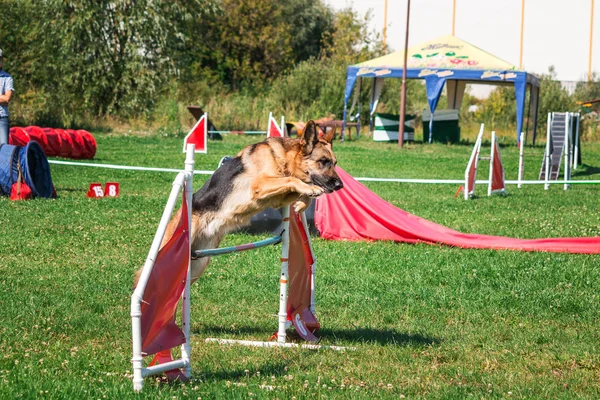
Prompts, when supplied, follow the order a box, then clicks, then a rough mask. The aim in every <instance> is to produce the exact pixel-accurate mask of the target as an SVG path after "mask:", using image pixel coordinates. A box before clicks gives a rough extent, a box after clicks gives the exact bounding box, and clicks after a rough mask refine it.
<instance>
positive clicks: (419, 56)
mask: <svg viewBox="0 0 600 400" xmlns="http://www.w3.org/2000/svg"><path fill="white" fill-rule="evenodd" d="M403 65H404V51H403V50H401V51H396V52H394V53H390V54H386V55H385V56H382V57H377V58H374V59H372V60H368V61H365V62H362V63H360V64H356V65H355V66H356V67H375V68H378V67H387V68H402V67H403ZM407 67H408V68H452V69H474V70H486V69H494V70H504V71H506V70H518V68H517V67H515V66H514V65H512V64H511V63H509V62H507V61H504V60H502V59H500V58H498V57H496V56H494V55H492V54H490V53H488V52H487V51H484V50H481V49H480V48H478V47H476V46H473V45H472V44H470V43H467V42H465V41H464V40H462V39H459V38H457V37H456V36H453V35H447V36H443V37H440V38H437V39H434V40H430V41H427V42H425V43H421V44H419V45H417V46H413V47H411V48H409V49H408V59H407Z"/></svg>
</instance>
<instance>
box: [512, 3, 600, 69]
mask: <svg viewBox="0 0 600 400" xmlns="http://www.w3.org/2000/svg"><path fill="white" fill-rule="evenodd" d="M592 1H593V0H592ZM524 27H525V0H521V45H520V50H519V69H523V29H524Z"/></svg>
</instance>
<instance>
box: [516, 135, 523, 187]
mask: <svg viewBox="0 0 600 400" xmlns="http://www.w3.org/2000/svg"><path fill="white" fill-rule="evenodd" d="M524 139H525V133H523V132H521V135H520V136H519V174H518V176H517V182H518V183H517V188H519V189H521V187H523V173H524V172H525V164H524V157H523V148H524V146H525V143H523V142H524Z"/></svg>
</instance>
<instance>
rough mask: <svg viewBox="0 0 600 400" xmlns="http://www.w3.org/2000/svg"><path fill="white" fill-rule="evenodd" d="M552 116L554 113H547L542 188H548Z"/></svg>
mask: <svg viewBox="0 0 600 400" xmlns="http://www.w3.org/2000/svg"><path fill="white" fill-rule="evenodd" d="M553 118H554V113H548V120H547V123H546V150H545V152H544V157H546V170H545V171H544V180H545V181H546V183H545V184H544V190H548V189H550V162H551V160H550V143H551V142H552V133H551V131H552V119H553Z"/></svg>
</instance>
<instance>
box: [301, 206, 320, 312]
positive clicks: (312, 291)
mask: <svg viewBox="0 0 600 400" xmlns="http://www.w3.org/2000/svg"><path fill="white" fill-rule="evenodd" d="M313 201H315V200H313ZM300 218H301V219H302V225H304V232H306V238H307V239H308V248H309V249H310V254H311V255H312V258H313V265H312V268H311V269H310V312H312V314H313V315H316V306H317V301H316V299H315V284H316V281H317V258H316V257H315V252H314V250H313V247H312V242H311V240H310V233H309V232H308V222H306V214H305V213H304V211H303V212H302V214H300Z"/></svg>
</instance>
